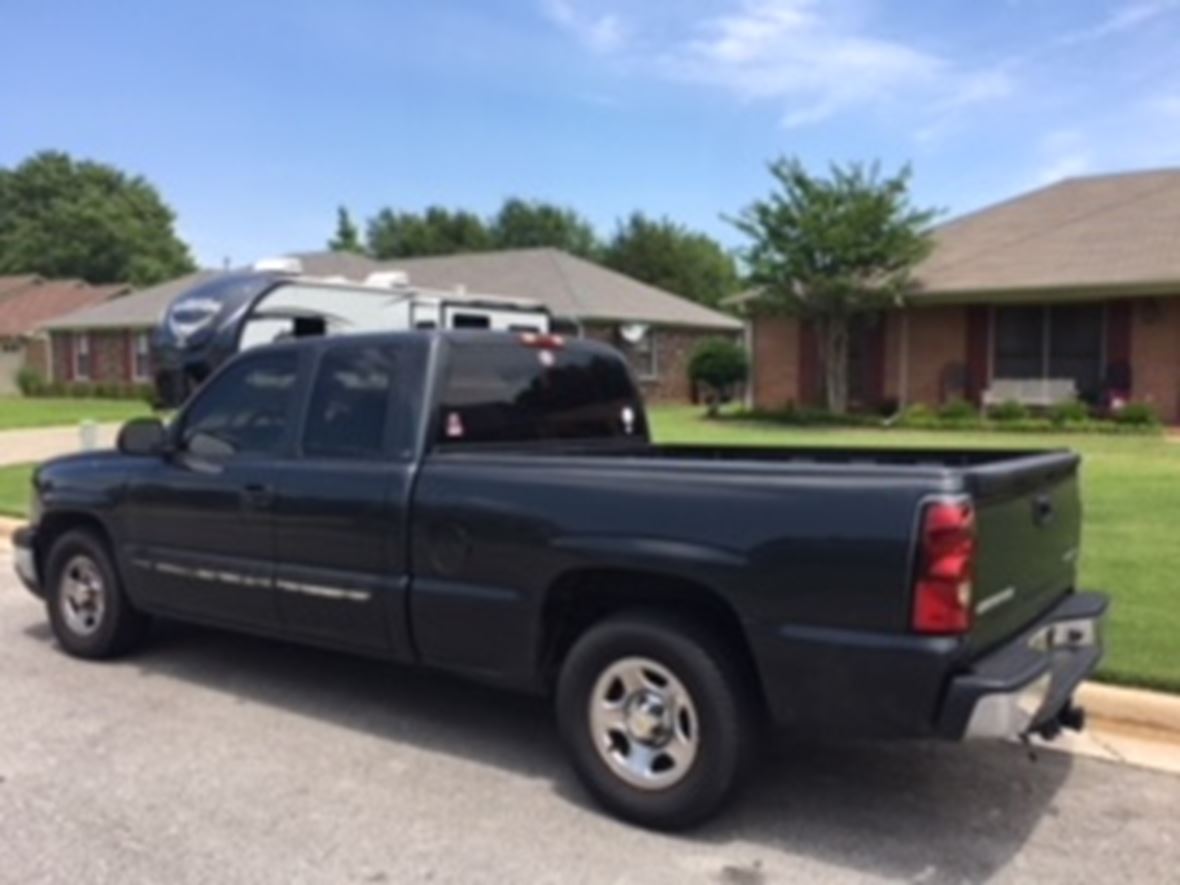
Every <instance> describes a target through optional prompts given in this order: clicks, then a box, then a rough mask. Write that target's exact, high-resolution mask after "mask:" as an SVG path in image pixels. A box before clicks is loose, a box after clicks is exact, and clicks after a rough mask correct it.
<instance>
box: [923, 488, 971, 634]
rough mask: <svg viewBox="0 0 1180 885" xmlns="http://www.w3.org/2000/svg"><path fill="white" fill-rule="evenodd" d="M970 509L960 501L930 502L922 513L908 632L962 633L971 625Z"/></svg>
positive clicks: (969, 506)
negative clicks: (910, 621) (911, 615)
mask: <svg viewBox="0 0 1180 885" xmlns="http://www.w3.org/2000/svg"><path fill="white" fill-rule="evenodd" d="M974 566H975V511H974V509H973V508H972V506H971V504H969V503H966V502H959V501H935V502H934V503H932V504H927V505H926V508H925V510H924V511H923V513H922V530H921V535H920V537H919V540H918V571H917V579H916V581H915V583H914V610H913V628H914V630H916V631H917V632H919V633H940V634H956V633H966V632H967V630H968V629H970V627H971V579H972V575H973V573H974Z"/></svg>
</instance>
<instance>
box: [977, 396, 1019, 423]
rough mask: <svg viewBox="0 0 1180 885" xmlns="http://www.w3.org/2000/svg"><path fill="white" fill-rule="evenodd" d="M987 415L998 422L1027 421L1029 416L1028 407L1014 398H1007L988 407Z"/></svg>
mask: <svg viewBox="0 0 1180 885" xmlns="http://www.w3.org/2000/svg"><path fill="white" fill-rule="evenodd" d="M987 416H988V417H989V418H991V419H992V420H993V421H1000V422H1008V421H1027V420H1028V417H1029V415H1028V407H1027V406H1026V405H1024V404H1023V403H1018V402H1016V400H1007V401H1006V402H1002V403H1000V404H999V405H998V406H992V407H991V408H990V409H988V411H987Z"/></svg>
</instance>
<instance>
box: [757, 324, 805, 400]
mask: <svg viewBox="0 0 1180 885" xmlns="http://www.w3.org/2000/svg"><path fill="white" fill-rule="evenodd" d="M750 337H751V339H752V343H751V347H752V349H753V351H754V353H753V355H752V356H753V364H754V377H753V378H752V379H751V384H752V385H753V393H754V396H753V399H754V408H756V409H766V410H774V409H781V408H783V407H784V406H786V405H787V404H788V403H798V402H800V401H801V397H800V390H799V384H800V379H799V321H798V320H796V319H795V318H794V317H788V316H776V315H765V316H756V317H754V319H753V320H752V328H751V335H750Z"/></svg>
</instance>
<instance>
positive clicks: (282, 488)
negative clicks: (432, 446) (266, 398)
mask: <svg viewBox="0 0 1180 885" xmlns="http://www.w3.org/2000/svg"><path fill="white" fill-rule="evenodd" d="M320 354H321V355H320V358H319V361H318V364H317V365H316V366H315V367H314V369H313V372H314V375H313V378H314V380H313V386H312V391H311V396H310V398H309V400H308V406H307V413H306V416H305V418H304V423H303V430H302V434H301V437H300V440H299V442H298V445H297V447H296V453H295V457H294V458H292V459H291V460H290V461H289V462H287V464H286V465H285V467H284V469H283V472H282V475H281V477H280V478H279V480H278V488H277V492H278V494H277V498H276V501H275V511H274V513H275V560H276V563H275V587H276V591H277V592H276V600H277V604H278V608H279V613H280V618H281V622H282V625H283V629H284V631H285V632H287V633H288V634H289V635H291V636H293V637H296V638H299V639H302V640H307V641H312V642H322V643H326V644H331V645H337V646H344V647H348V648H353V649H357V650H362V651H370V652H374V653H379V654H383V655H386V654H392V655H393V656H394V657H399V658H409V657H410V654H411V651H410V640H409V632H408V629H407V627H406V593H407V589H408V582H409V566H408V561H407V557H406V532H407V520H408V517H409V498H410V490H411V483H412V480H413V463H414V462H413V442H414V441H413V430H414V427H415V426H416V424H417V422H416V420H415V417H414V410H415V408H416V407H417V406H416V404H417V403H419V402H420V401H421V398H422V393H421V390H420V389H419V387H420V385H419V383H418V381H417V380H416V379H419V378H420V377H421V371H422V368H421V364H422V361H423V360H424V357H425V351H424V349H423V346H422V342H418V341H401V342H393V343H391V342H386V343H372V342H347V341H340V342H330V343H326V344H325V346H324V347H323V348H321V349H320Z"/></svg>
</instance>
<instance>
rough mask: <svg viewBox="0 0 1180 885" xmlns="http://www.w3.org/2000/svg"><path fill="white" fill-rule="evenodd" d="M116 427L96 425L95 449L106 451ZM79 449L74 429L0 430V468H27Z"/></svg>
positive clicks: (112, 440)
mask: <svg viewBox="0 0 1180 885" xmlns="http://www.w3.org/2000/svg"><path fill="white" fill-rule="evenodd" d="M121 426H122V425H120V424H98V425H96V430H97V446H98V447H99V448H103V447H106V448H109V447H111V446H113V445H114V444H115V438H116V437H117V436H118V435H119V428H120V427H121ZM81 448H82V443H81V439H80V437H79V430H78V426H77V425H71V426H69V427H29V428H23V429H20V430H0V467H4V466H6V465H8V464H27V463H32V462H39V461H44V460H45V459H46V458H53V457H56V456H57V455H68V454H69V453H70V452H76V451H78V450H79V449H81Z"/></svg>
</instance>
